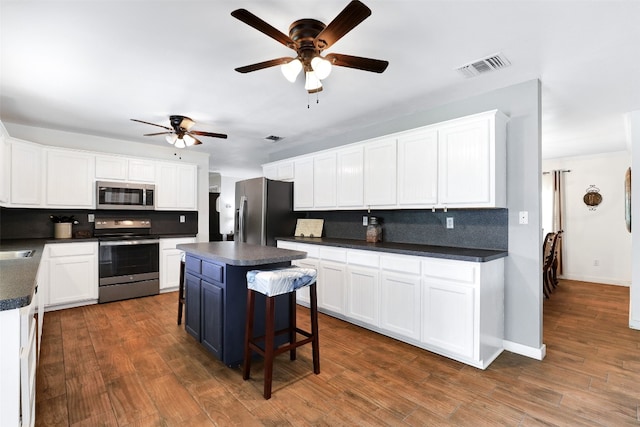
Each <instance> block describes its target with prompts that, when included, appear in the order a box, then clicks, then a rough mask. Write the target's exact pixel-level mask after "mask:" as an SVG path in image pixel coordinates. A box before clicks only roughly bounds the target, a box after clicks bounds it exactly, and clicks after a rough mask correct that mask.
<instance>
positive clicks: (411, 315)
mask: <svg viewBox="0 0 640 427" xmlns="http://www.w3.org/2000/svg"><path fill="white" fill-rule="evenodd" d="M380 286H381V293H380V294H381V301H380V312H381V314H380V327H381V328H383V329H386V330H388V331H391V332H394V333H396V334H400V335H404V336H406V337H409V338H412V339H416V340H417V339H420V276H414V275H410V274H401V273H389V272H383V273H382V279H381V283H380Z"/></svg>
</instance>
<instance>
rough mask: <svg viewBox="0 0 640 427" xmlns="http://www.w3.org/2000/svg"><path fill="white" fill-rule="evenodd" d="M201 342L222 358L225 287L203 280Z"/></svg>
mask: <svg viewBox="0 0 640 427" xmlns="http://www.w3.org/2000/svg"><path fill="white" fill-rule="evenodd" d="M201 284H202V294H201V298H202V309H201V313H202V323H201V329H200V331H201V335H200V336H201V342H202V345H203V346H204V347H205V348H206V349H207V350H209V351H210V352H211V353H212V354H213V355H214V356H216V357H217V358H218V359H222V322H223V320H222V319H223V318H222V306H223V300H222V296H223V295H222V293H223V289H222V288H220V287H218V286H216V285H214V284H213V283H209V282H206V281H204V280H203V281H202V282H201Z"/></svg>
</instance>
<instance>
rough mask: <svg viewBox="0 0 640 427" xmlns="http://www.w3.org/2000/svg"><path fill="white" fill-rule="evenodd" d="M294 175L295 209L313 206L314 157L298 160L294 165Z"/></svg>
mask: <svg viewBox="0 0 640 427" xmlns="http://www.w3.org/2000/svg"><path fill="white" fill-rule="evenodd" d="M294 175H295V178H294V180H293V208H294V210H306V209H309V208H313V158H312V157H309V158H305V159H300V160H297V161H296V162H295V166H294Z"/></svg>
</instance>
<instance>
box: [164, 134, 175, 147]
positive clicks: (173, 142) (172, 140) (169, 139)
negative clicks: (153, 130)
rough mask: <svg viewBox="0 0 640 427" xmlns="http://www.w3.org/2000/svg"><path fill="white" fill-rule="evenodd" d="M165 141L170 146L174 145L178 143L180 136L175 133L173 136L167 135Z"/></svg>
mask: <svg viewBox="0 0 640 427" xmlns="http://www.w3.org/2000/svg"><path fill="white" fill-rule="evenodd" d="M165 139H166V140H167V142H168V143H169V144H171V145H173V144H175V143H176V140H177V139H178V135H176V134H175V133H174V134H171V135H167V136H166V137H165Z"/></svg>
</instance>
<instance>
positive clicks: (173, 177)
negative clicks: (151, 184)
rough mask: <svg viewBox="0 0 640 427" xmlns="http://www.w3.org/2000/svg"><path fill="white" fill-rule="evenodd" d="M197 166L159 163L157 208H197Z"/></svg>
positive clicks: (157, 170)
mask: <svg viewBox="0 0 640 427" xmlns="http://www.w3.org/2000/svg"><path fill="white" fill-rule="evenodd" d="M196 171H197V167H196V166H195V165H177V164H173V163H158V165H157V169H156V172H157V181H156V208H157V209H160V210H162V209H187V210H195V209H196V193H197V188H196V187H197V178H198V177H197V173H196Z"/></svg>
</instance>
